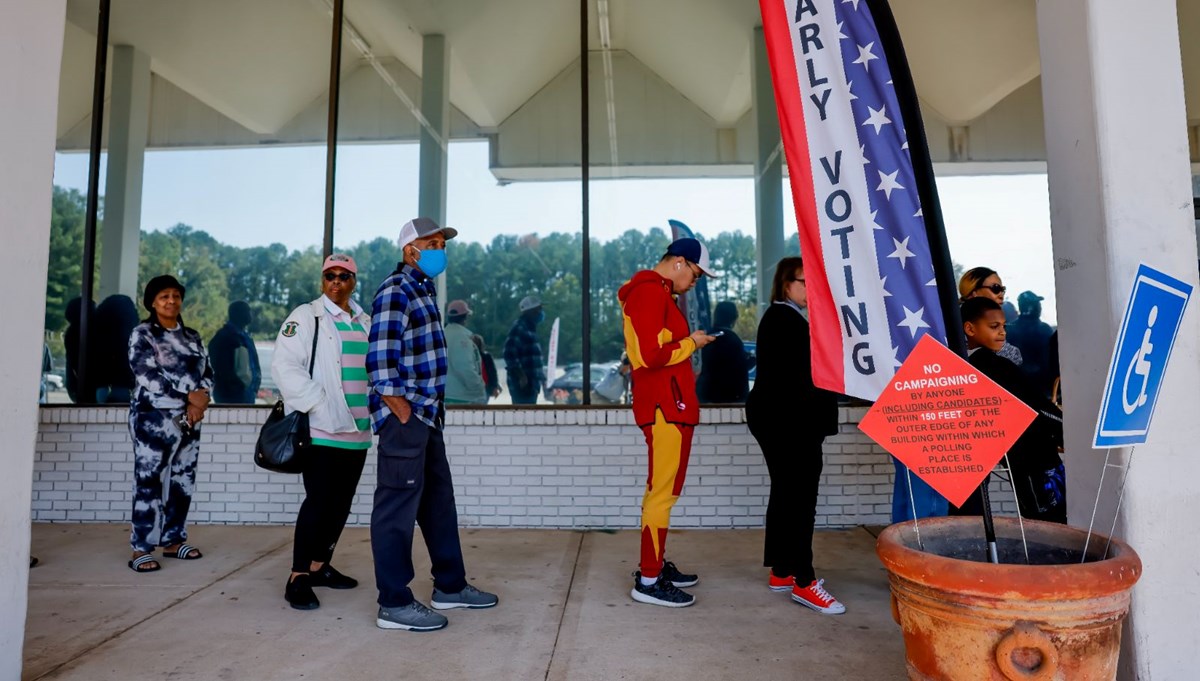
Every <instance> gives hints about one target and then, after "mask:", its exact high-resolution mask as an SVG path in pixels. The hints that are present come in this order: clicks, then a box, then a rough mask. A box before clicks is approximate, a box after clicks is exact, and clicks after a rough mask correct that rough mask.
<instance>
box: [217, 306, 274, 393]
mask: <svg viewBox="0 0 1200 681" xmlns="http://www.w3.org/2000/svg"><path fill="white" fill-rule="evenodd" d="M252 321H254V316H253V314H252V313H251V311H250V304H249V303H247V302H246V301H244V300H235V301H234V302H232V303H230V304H229V321H227V322H225V325H224V326H222V327H221V328H219V329H217V332H216V334H214V335H213V337H212V340H210V341H209V342H208V356H209V357H211V358H212V364H213V374H214V376H213V401H214V402H216V403H218V404H254V398H255V397H257V396H258V388H259V386H260V385H262V368H261V367H260V366H259V364H258V349H256V348H255V347H254V340H253V339H252V338H250V334H249V333H248V332H247V329H248V328H249V327H250V323H251V322H252Z"/></svg>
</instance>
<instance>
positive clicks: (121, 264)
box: [96, 45, 150, 300]
mask: <svg viewBox="0 0 1200 681" xmlns="http://www.w3.org/2000/svg"><path fill="white" fill-rule="evenodd" d="M109 73H110V74H111V76H110V77H111V78H112V95H111V99H110V100H109V120H108V168H107V178H106V179H105V182H104V228H103V230H102V233H101V235H100V236H101V242H100V243H101V257H100V287H99V289H98V291H97V293H98V295H97V297H96V299H97V300H104V299H105V298H106V297H108V296H110V295H113V294H115V293H123V294H125V295H127V296H129V297H130V298H133V299H134V300H138V290H137V283H138V282H137V277H138V244H139V242H140V241H141V229H142V169H143V167H144V166H145V159H146V138H147V135H148V134H149V130H150V57H149V55H147V54H146V53H144V52H139V51H138V50H136V49H134V48H133V47H131V46H129V45H117V46H116V47H114V48H113V56H112V62H111V64H110V69H109Z"/></svg>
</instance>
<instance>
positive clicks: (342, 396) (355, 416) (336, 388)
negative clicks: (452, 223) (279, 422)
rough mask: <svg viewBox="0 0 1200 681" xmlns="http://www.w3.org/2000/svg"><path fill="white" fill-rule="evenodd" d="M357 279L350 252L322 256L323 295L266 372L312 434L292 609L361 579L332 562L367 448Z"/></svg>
mask: <svg viewBox="0 0 1200 681" xmlns="http://www.w3.org/2000/svg"><path fill="white" fill-rule="evenodd" d="M357 284H358V266H357V265H356V264H355V262H354V259H353V258H351V257H350V256H348V255H343V254H341V253H334V254H333V255H330V256H329V257H328V258H325V263H324V264H323V265H322V267H321V297H319V298H317V299H316V300H314V301H312V302H309V303H304V304H303V305H301V306H299V307H297V308H296V309H295V310H292V313H291V314H289V315H288V317H287V319H285V320H284V321H283V326H281V327H280V328H279V334H278V335H277V336H276V337H275V354H274V356H273V357H272V359H271V376H272V377H273V378H274V379H275V385H277V386H278V387H279V393H280V395H282V397H283V405H284V408H285V409H286V411H288V412H293V411H300V412H304V413H306V414H308V426H309V435H311V437H312V446H311V447H310V448H309V449H308V450H306V451H305V453H304V457H305V458H304V469H303V471H302V472H301V476H302V478H303V480H304V501H303V502H302V503H301V504H300V513H299V515H297V517H296V532H295V538H294V541H293V543H292V572H291V574H290V575H288V580H287V583H286V584H285V585H284V589H283V598H284V600H286V601H287V602H288V604H290V605H291V606H292V607H293V608H296V609H297V610H313V609H315V608H318V607H320V605H321V602H320V600H318V599H317V595H316V593H315V592H314V591H313V587H317V586H325V587H329V588H331V589H353V588H354V587H356V586H358V580H356V579H354V578H352V577H347V576H346V575H344V574H342V573H341V572H338V571H337V570H336V569H335V568H334V567H333V565H332V564H331V563H330V560H331V559H332V558H333V551H334V548H335V547H336V546H337V541H338V538H339V537H340V536H341V535H342V530H343V529H344V528H345V526H346V519H347V518H348V517H349V516H350V506H351V504H352V503H353V502H354V493H355V491H356V490H357V488H358V481H359V478H360V477H362V471H363V465H364V464H365V463H366V460H367V450H368V449H370V448H371V410H370V408H369V407H368V404H367V388H368V386H367V369H366V357H367V342H368V338H369V333H370V328H371V317H370V315H368V314H367V313H366V312H364V311H363V309H362V308H361V307H360V306H359V305H358V303H356V302H355V301H354V299H353V298H351V296H352V295H353V294H354V289H355V286H356V285H357ZM314 334H316V341H317V344H316V355H315V357H314V356H313V354H312V352H313V335H314ZM310 361H311V362H312V375H311V376H310V375H309V369H308V368H309V362H310Z"/></svg>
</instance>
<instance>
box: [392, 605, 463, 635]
mask: <svg viewBox="0 0 1200 681" xmlns="http://www.w3.org/2000/svg"><path fill="white" fill-rule="evenodd" d="M447 623H448V621H447V620H446V616H445V615H441V614H438V613H436V612H434V611H432V610H430V609H429V608H426V607H425V606H424V605H421V604H420V603H419V602H417V601H413V602H412V603H409V604H408V605H402V606H397V607H395V608H384V607H380V608H379V614H378V615H376V616H375V626H377V627H379V628H380V629H406V630H408V631H437V630H438V629H444V628H446V624H447Z"/></svg>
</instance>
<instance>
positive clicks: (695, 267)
mask: <svg viewBox="0 0 1200 681" xmlns="http://www.w3.org/2000/svg"><path fill="white" fill-rule="evenodd" d="M684 262H687V266H688V269H689V270H691V271H692V276H693V277H695V278H697V279H699V278H700V277H702V276H704V270H702V269H700V267H699V266H698V265H696V264H695V263H692V262H688V261H686V260H685V261H684Z"/></svg>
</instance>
